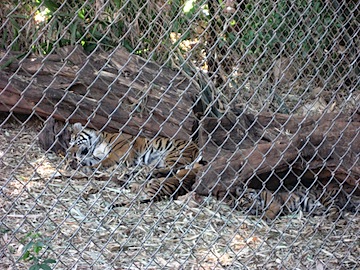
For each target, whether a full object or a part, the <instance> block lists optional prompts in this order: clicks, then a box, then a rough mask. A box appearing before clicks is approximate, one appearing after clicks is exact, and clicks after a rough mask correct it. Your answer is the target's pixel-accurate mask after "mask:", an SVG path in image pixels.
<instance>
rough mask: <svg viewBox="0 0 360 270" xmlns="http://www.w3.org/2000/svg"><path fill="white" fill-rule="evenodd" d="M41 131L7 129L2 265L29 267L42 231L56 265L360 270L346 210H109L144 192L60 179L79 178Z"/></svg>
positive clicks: (183, 204)
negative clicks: (340, 214) (32, 240)
mask: <svg viewBox="0 0 360 270" xmlns="http://www.w3.org/2000/svg"><path fill="white" fill-rule="evenodd" d="M38 125H39V122H37V121H31V122H29V123H28V124H23V125H22V124H18V123H14V122H11V123H10V122H9V123H6V124H4V125H2V126H1V128H0V166H1V167H0V168H1V171H0V173H1V174H0V183H1V193H0V203H1V205H2V208H1V210H0V211H1V214H0V261H1V263H0V264H1V268H2V269H5V268H8V269H28V268H29V266H30V263H28V262H26V263H25V262H23V261H21V260H19V258H20V257H21V255H22V250H23V247H24V245H25V244H26V243H27V242H26V241H24V240H23V239H24V237H25V236H26V234H27V233H29V232H33V231H35V232H39V233H41V235H42V236H43V237H49V238H50V239H51V240H50V242H49V248H47V249H44V250H43V251H42V253H43V258H53V259H55V260H56V261H57V263H56V265H55V266H54V268H56V269H90V268H92V269H114V268H118V269H125V268H126V269H160V268H162V269H223V268H224V267H227V268H228V269H245V268H249V269H325V268H328V269H355V268H358V267H359V263H358V258H359V257H360V239H359V225H358V224H359V222H360V218H359V215H350V214H345V219H343V220H339V221H338V222H336V223H334V222H330V221H328V220H326V219H324V218H322V217H313V218H308V219H304V218H302V217H301V216H294V217H282V218H281V219H278V220H276V221H275V222H273V223H272V224H266V223H264V222H263V221H261V220H259V219H258V218H256V217H247V216H245V215H243V214H242V213H241V212H238V211H232V210H231V209H230V208H229V207H228V206H227V205H225V204H222V203H221V202H218V201H215V200H214V199H212V198H205V199H204V200H203V201H202V202H199V200H195V199H194V198H195V197H194V196H193V195H191V194H190V195H188V196H184V197H181V198H179V200H176V201H171V202H170V201H164V202H160V203H153V204H142V205H140V204H137V203H136V201H134V202H133V203H132V204H131V205H130V206H129V207H127V208H125V207H123V208H117V209H115V210H109V209H108V208H107V207H108V206H109V205H110V204H111V203H113V202H114V201H115V200H116V201H121V200H128V198H130V197H134V196H135V195H134V194H131V192H130V191H128V190H125V189H123V188H121V187H120V186H119V185H117V184H115V183H114V182H112V181H97V180H95V179H85V178H77V177H65V176H63V177H59V172H62V173H63V174H64V173H65V174H68V175H69V174H71V173H73V172H70V171H68V172H66V171H63V168H64V165H65V163H64V161H63V159H61V158H59V157H57V156H53V155H52V154H45V153H44V151H43V150H42V149H40V148H39V146H38V144H37V141H36V136H37V134H38V132H37V129H38V128H37V126H38ZM94 190H96V191H97V192H95V193H93V192H92V191H94ZM92 193H93V194H92ZM126 196H127V197H126Z"/></svg>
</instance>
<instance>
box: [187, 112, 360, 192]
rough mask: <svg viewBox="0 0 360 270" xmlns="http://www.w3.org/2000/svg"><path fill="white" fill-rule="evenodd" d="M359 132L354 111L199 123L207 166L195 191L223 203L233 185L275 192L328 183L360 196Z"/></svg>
mask: <svg viewBox="0 0 360 270" xmlns="http://www.w3.org/2000/svg"><path fill="white" fill-rule="evenodd" d="M264 127H266V130H264ZM359 130H360V117H359V113H358V112H357V113H354V114H352V115H351V116H347V115H343V114H339V115H336V114H328V115H323V116H317V117H309V118H307V119H304V118H298V117H293V116H285V115H274V116H272V117H269V116H266V115H259V116H257V117H254V116H252V115H249V114H244V113H241V112H238V113H237V115H236V117H231V118H229V117H224V118H223V119H221V121H219V119H214V118H208V119H204V120H203V121H202V123H201V128H200V138H199V141H200V148H201V149H202V155H203V156H204V157H205V159H207V160H208V162H209V163H208V165H206V166H205V167H204V168H203V170H202V172H201V173H199V174H198V175H197V181H196V183H195V184H194V189H195V190H196V192H197V194H199V195H204V196H208V195H209V194H212V195H213V196H215V197H217V198H218V199H222V198H224V197H226V196H228V195H229V194H232V193H234V191H235V189H236V187H237V186H244V185H246V186H249V187H251V188H263V187H264V186H266V187H267V188H268V189H271V190H277V189H278V188H279V187H285V186H294V185H297V184H299V183H302V184H304V185H307V186H310V185H312V184H314V182H321V183H322V184H324V185H328V184H329V183H330V182H331V184H335V185H337V186H346V187H347V188H348V187H349V186H350V187H351V188H350V189H352V190H355V193H356V194H360V187H359V185H360V162H359V153H360V134H359Z"/></svg>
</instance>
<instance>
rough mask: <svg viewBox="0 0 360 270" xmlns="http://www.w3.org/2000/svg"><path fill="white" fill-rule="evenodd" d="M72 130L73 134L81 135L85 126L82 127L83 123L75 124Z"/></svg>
mask: <svg viewBox="0 0 360 270" xmlns="http://www.w3.org/2000/svg"><path fill="white" fill-rule="evenodd" d="M71 129H72V132H73V133H79V132H80V131H82V130H83V126H82V125H81V123H75V124H73V125H72V127H71Z"/></svg>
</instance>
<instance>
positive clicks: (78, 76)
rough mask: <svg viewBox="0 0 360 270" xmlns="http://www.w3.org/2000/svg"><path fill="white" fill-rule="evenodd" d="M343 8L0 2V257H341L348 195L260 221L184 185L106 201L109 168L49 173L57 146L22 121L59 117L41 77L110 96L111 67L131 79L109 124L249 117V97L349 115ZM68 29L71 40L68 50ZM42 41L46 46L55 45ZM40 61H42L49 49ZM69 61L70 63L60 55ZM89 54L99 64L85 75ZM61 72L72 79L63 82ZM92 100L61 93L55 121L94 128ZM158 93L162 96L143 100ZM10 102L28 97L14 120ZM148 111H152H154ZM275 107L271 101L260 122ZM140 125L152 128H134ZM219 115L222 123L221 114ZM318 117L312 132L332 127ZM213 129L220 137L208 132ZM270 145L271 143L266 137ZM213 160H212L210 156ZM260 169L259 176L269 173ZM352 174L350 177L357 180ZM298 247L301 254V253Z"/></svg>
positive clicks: (155, 262) (354, 253) (150, 261)
mask: <svg viewBox="0 0 360 270" xmlns="http://www.w3.org/2000/svg"><path fill="white" fill-rule="evenodd" d="M358 10H359V4H358V3H356V1H354V2H351V1H349V2H346V3H345V2H343V1H332V2H324V1H313V2H312V3H311V4H309V3H308V2H306V1H295V2H294V1H292V2H290V1H270V2H269V1H153V2H150V1H82V2H81V3H75V2H72V1H44V2H41V1H28V2H26V1H25V2H16V1H14V3H13V4H4V3H2V4H1V12H2V14H1V36H2V39H1V42H2V44H1V46H2V51H1V56H2V58H1V59H2V61H1V66H2V71H1V86H2V87H1V90H2V91H1V92H0V93H1V94H0V95H1V96H2V97H1V100H0V108H1V111H5V112H7V114H4V116H3V118H2V121H1V124H0V127H1V132H2V134H1V141H2V142H3V143H2V146H1V149H0V151H1V152H0V154H1V166H2V171H3V172H2V173H3V175H2V176H1V182H2V193H1V196H2V197H1V200H2V204H3V205H4V212H3V215H2V217H1V223H2V225H1V226H2V227H1V236H2V239H1V243H2V250H1V256H2V258H4V265H6V266H16V267H18V268H26V267H28V266H29V265H31V264H34V260H30V261H28V260H26V256H30V254H31V255H34V256H36V258H39V260H40V262H44V260H46V259H48V258H50V259H51V258H53V259H55V261H56V262H55V264H52V262H51V261H49V263H48V264H49V265H52V266H54V265H55V266H54V267H56V268H69V267H75V266H78V267H85V268H86V267H90V266H93V267H107V268H111V267H128V268H130V269H132V268H134V269H135V268H139V269H143V268H146V267H147V268H153V269H154V268H160V267H164V268H169V269H170V268H181V267H183V268H185V267H190V266H195V267H198V268H204V269H206V268H210V269H212V268H214V269H216V268H221V267H225V266H226V267H230V268H231V267H233V268H236V267H248V268H256V267H264V268H266V267H267V268H272V267H275V266H277V267H279V268H289V269H290V268H291V269H293V268H294V267H295V268H299V269H306V268H309V267H324V268H325V267H328V268H338V269H341V268H348V269H351V268H352V269H356V268H357V267H358V262H357V261H356V258H357V257H359V232H358V229H357V226H356V223H357V222H358V212H357V211H358V209H357V210H356V212H355V213H354V214H352V215H350V216H348V217H347V218H345V219H339V220H337V221H336V222H332V223H331V222H330V223H329V222H326V220H322V219H320V220H319V219H318V218H308V219H305V218H301V215H300V217H299V216H296V217H295V218H294V217H291V218H288V217H281V218H280V217H279V218H278V219H276V220H275V221H274V222H273V223H271V224H270V225H268V224H266V223H264V222H263V221H262V220H261V219H259V218H253V217H251V216H249V215H246V214H245V215H244V214H243V213H241V211H234V210H233V209H231V208H229V207H228V206H227V205H226V204H224V203H223V202H222V201H221V200H216V199H214V198H213V196H210V195H209V196H208V197H207V198H206V199H205V200H204V201H202V203H200V204H194V201H193V200H191V199H189V198H186V199H183V200H182V201H181V200H180V202H178V201H176V202H175V203H174V202H172V201H164V202H160V203H157V204H151V206H146V205H145V206H144V205H137V204H136V201H135V200H134V203H133V205H131V207H130V208H129V210H127V209H120V210H118V212H116V213H114V212H110V211H108V210H106V207H105V206H106V203H109V202H112V201H114V198H116V197H117V196H119V194H118V191H116V190H117V189H120V188H119V187H118V186H116V185H115V184H114V183H113V182H112V181H110V180H109V181H105V182H101V181H97V180H96V179H95V180H94V179H92V178H86V179H76V178H75V179H74V177H71V176H70V177H69V176H62V177H59V176H58V175H56V174H54V171H55V172H56V171H59V170H61V169H63V167H64V166H65V159H63V158H61V157H58V156H53V155H52V154H51V153H45V151H44V150H41V149H40V148H39V146H38V144H37V143H35V142H33V140H32V138H37V137H38V135H39V134H40V131H41V128H39V127H37V126H36V125H38V122H36V119H37V118H38V119H43V117H44V114H45V115H46V116H53V115H55V116H56V117H58V118H60V116H58V115H57V114H58V112H59V111H61V110H62V109H63V111H64V112H65V111H66V110H65V109H64V108H63V107H61V102H60V101H61V99H59V100H57V102H56V103H52V101H53V100H52V99H51V96H49V95H48V93H49V92H50V93H53V92H51V91H53V90H54V89H55V90H58V91H59V92H60V89H61V90H64V92H66V93H68V92H70V93H71V92H76V91H80V92H81V93H83V95H84V96H85V97H86V96H87V94H88V93H90V92H89V90H91V89H92V87H93V88H94V89H96V88H99V89H102V87H103V86H104V85H105V88H104V89H105V91H104V92H103V93H104V99H105V98H106V97H107V98H110V99H111V98H114V97H115V98H118V97H117V96H116V91H118V90H119V89H117V88H116V85H115V82H116V80H123V81H122V83H123V84H122V85H123V86H130V87H129V89H133V90H134V93H132V92H121V96H122V98H123V97H125V98H126V97H127V96H128V97H131V98H132V99H130V102H131V103H128V104H127V105H128V107H127V108H126V109H127V110H129V109H131V110H132V111H129V112H128V113H129V115H130V116H131V115H135V116H136V117H137V118H136V117H133V118H131V117H130V118H129V119H130V120H129V121H128V118H126V119H125V118H121V119H120V120H119V121H125V122H126V123H127V124H128V126H130V127H126V126H125V127H123V125H121V126H120V127H121V128H124V131H127V132H129V133H132V134H133V135H136V134H137V132H139V130H141V132H143V133H144V134H145V135H148V136H153V135H159V134H160V135H166V134H164V132H165V131H164V130H166V132H165V133H167V134H168V132H170V130H171V128H168V129H166V127H167V125H168V124H169V123H171V124H172V118H171V117H174V115H175V116H176V117H179V115H180V116H183V117H184V118H183V119H181V121H178V123H179V125H178V127H179V130H173V133H172V134H170V135H171V136H174V137H177V136H179V137H183V136H185V135H184V134H188V135H190V136H191V135H192V134H189V133H191V132H190V131H191V127H190V122H191V121H189V119H190V120H194V119H197V118H198V117H202V119H204V118H206V117H215V118H218V119H220V120H222V119H224V117H225V116H226V115H227V114H229V112H230V113H231V112H233V111H235V112H237V113H238V112H239V111H243V112H246V113H252V114H253V115H255V116H258V117H259V113H260V112H261V113H262V114H264V113H265V115H268V116H272V115H273V113H282V114H287V115H291V116H292V115H300V116H302V117H304V118H306V117H312V116H317V117H318V118H317V119H323V118H325V117H326V113H334V115H336V116H339V115H340V114H342V113H343V114H347V115H351V116H353V117H354V118H352V119H355V120H353V122H354V123H355V122H358V120H356V118H355V117H356V114H357V115H358V114H359V113H358V111H359V103H360V102H359V95H360V94H359V64H358V62H359V49H358V48H359V45H360V44H359V37H358V36H359V20H358V18H359V15H358ZM74 45H79V46H81V50H80V51H79V47H74ZM71 46H72V47H71ZM62 48H67V49H66V50H65V51H62V50H61V49H62ZM68 48H70V49H68ZM119 48H125V50H126V51H127V52H128V53H131V55H136V56H140V57H141V60H137V62H135V63H136V64H134V65H133V66H129V64H128V63H132V62H131V61H132V60H131V59H133V58H131V57H129V60H128V61H127V60H126V59H125V60H123V58H120V59H121V60H122V62H120V64H119V65H116V64H114V62H116V60H118V59H119V58H116V57H117V56H118V55H117V54H116V52H117V51H118V50H119ZM99 56H101V57H99ZM56 57H57V58H58V59H60V61H59V60H57V61H56V60H54V58H56ZM125 58H126V57H125ZM29 59H37V60H38V61H35V62H32V61H27V60H29ZM110 59H115V60H114V61H113V62H111V60H110ZM135 59H140V58H135ZM81 60H84V61H83V62H82V61H81ZM52 61H54V62H56V63H57V64H56V65H51V63H52ZM31 63H36V65H35V64H33V66H31ZM49 63H50V64H49ZM69 63H70V64H73V65H70V68H69ZM155 63H156V64H157V65H156V64H155ZM47 64H49V65H47ZM79 64H81V65H79ZM89 66H90V67H89ZM120 66H124V67H125V66H126V68H123V69H122V68H119V67H120ZM138 67H139V69H138V70H136V68H138ZM46 68H49V69H46ZM89 70H90V71H93V70H97V71H98V73H96V75H95V76H94V74H92V75H89V73H88V71H89ZM24 71H25V72H24ZM74 71H75V72H74ZM106 72H108V73H106ZM127 72H130V74H127ZM103 74H110V75H111V76H110V77H106V76H105V77H104V76H101V75H103ZM144 74H145V75H144ZM46 77H47V78H46ZM44 78H46V79H44ZM49 78H51V79H50V80H49ZM53 78H54V79H53ZM104 78H106V79H104ZM122 78H125V79H128V80H129V81H126V80H125V79H122ZM164 78H165V79H164ZM90 79H91V80H90ZM184 82H185V83H184ZM158 84H159V85H158ZM14 85H15V86H18V87H20V88H21V87H23V88H22V89H21V90H22V91H21V94H19V97H20V98H19V99H17V100H16V101H15V102H14V104H11V103H9V102H8V101H9V100H11V98H9V96H6V94H7V93H8V92H7V91H9V89H10V87H13V86H14ZM74 85H75V86H76V87H79V86H80V87H79V88H76V89H75V88H73V86H74ZM57 87H58V88H57ZM81 87H84V88H81ZM162 87H164V88H162ZM15 88H16V87H15ZM33 89H38V90H40V92H41V93H42V92H43V98H39V100H38V101H37V102H32V103H31V102H30V103H29V102H28V103H27V101H28V100H29V98H30V97H29V96H27V92H29V91H30V90H31V91H33ZM79 89H80V90H79ZM124 89H126V87H124V88H121V89H120V90H121V91H125V90H124ZM174 89H176V90H178V91H179V89H180V90H181V91H182V94H181V97H182V98H184V99H182V98H181V99H180V102H178V103H175V106H174V107H173V108H171V107H170V108H169V107H166V106H165V105H163V104H164V103H161V101H162V97H163V98H165V97H166V94H169V93H170V92H171V91H175V90H174ZM140 90H141V91H140ZM152 91H155V92H156V93H158V92H161V91H163V92H164V95H163V96H160V98H159V100H158V101H156V100H153V99H151V98H153V97H154V96H152V95H151V93H152ZM167 91H168V92H167ZM11 93H13V92H11ZM36 93H38V92H36ZM124 93H125V94H124ZM171 93H172V92H171ZM90 94H92V93H90ZM187 95H189V96H194V100H195V101H198V102H194V103H193V105H194V106H190V107H188V109H190V111H187V110H186V109H184V108H183V107H181V102H184V103H185V104H188V103H187V102H189V100H190V98H187ZM125 98H124V99H125ZM64 100H66V97H65V96H64ZM84 100H85V99H84ZM149 100H150V101H149ZM184 100H185V101H186V102H185V101H184ZM102 101H103V99H102V98H101V97H98V98H97V99H96V102H97V104H98V106H97V107H94V108H95V109H96V110H94V113H91V112H90V113H89V112H88V111H86V110H85V108H84V107H81V105H80V102H79V103H75V105H76V106H75V107H74V108H78V107H79V106H80V107H81V109H84V111H81V110H78V109H74V108H73V107H70V108H69V111H67V113H68V114H67V115H63V118H64V119H62V120H63V121H64V120H65V122H67V123H68V122H69V121H70V120H71V122H74V120H75V119H80V120H84V118H86V119H85V120H86V121H87V120H89V123H90V122H91V123H92V124H93V125H95V127H96V128H98V129H102V128H106V125H109V126H111V125H113V126H111V127H112V128H113V129H116V127H115V126H116V125H115V124H111V123H112V121H113V120H114V119H113V117H112V116H113V114H111V113H108V112H107V111H106V110H105V108H103V105H102V103H101V102H102ZM47 102H48V104H47V105H48V106H47V107H46V106H45V105H46V103H47ZM151 102H153V103H151ZM157 102H159V103H157ZM23 103H26V104H27V105H26V104H25V105H24V104H23ZM9 104H11V105H9ZM44 104H45V105H44ZM144 104H145V105H144ZM149 104H150V105H149ZM170 104H173V103H171V102H170ZM137 105H138V106H137ZM147 105H149V107H147ZM44 106H45V107H44ZM29 107H32V109H29ZM19 108H20V109H19ZM52 108H53V109H54V110H53V111H51V109H52ZM159 108H161V109H164V108H165V109H167V110H168V111H166V112H158V110H159ZM120 109H122V108H120ZM63 111H62V112H63ZM104 111H105V112H104ZM183 111H185V113H184V112H183ZM44 112H45V113H44ZM175 112H176V113H175ZM180 112H183V113H182V114H180ZM192 112H196V113H199V114H198V115H200V116H198V115H196V116H195V115H194V114H195V113H194V114H192ZM15 113H27V115H29V117H23V118H22V120H21V121H20V120H19V116H18V115H17V114H15ZM106 114H108V118H107V119H105V120H104V119H103V118H102V120H101V122H97V123H94V121H91V120H92V119H97V118H96V117H97V115H101V116H104V115H106ZM161 114H163V116H162V118H161V117H160V116H159V115H161ZM240 114H241V113H240ZM154 115H155V117H153V116H154ZM30 116H31V118H30ZM236 117H239V115H238V114H237V115H236ZM236 117H235V118H236ZM138 118H140V119H141V120H140V122H137V121H138ZM335 118H336V117H335ZM154 119H155V120H154ZM159 119H163V120H164V122H161V121H160V123H156V121H158V120H159ZM177 120H178V119H177ZM151 121H154V122H151ZM277 121H278V120H277V119H276V117H273V121H270V124H269V126H271V122H277ZM134 122H135V123H136V124H135V125H134V124H133V123H134ZM175 122H176V121H175ZM285 122H286V121H285ZM31 123H32V124H31ZM121 123H122V122H121ZM149 123H150V124H149ZM222 123H223V122H220V124H222ZM350 123H351V121H350V120H349V125H350ZM96 124H98V126H96ZM123 124H125V123H123ZM29 125H30V126H29ZM334 125H335V127H336V124H334ZM150 126H153V127H159V130H158V131H156V130H151V129H150V132H149V131H148V130H147V128H150ZM170 126H171V125H170ZM162 127H164V129H163V130H162V129H161V128H162ZM266 127H267V126H264V130H263V132H264V134H263V135H264V136H265V132H266ZM136 128H137V129H136ZM332 128H334V127H333V126H332ZM224 129H225V130H226V131H228V132H229V133H230V131H229V130H231V129H228V127H224ZM283 129H284V128H283ZM341 130H342V129H340V131H341ZM355 130H357V135H356V136H355V137H353V138H349V141H350V142H356V140H358V136H359V135H358V128H357V129H356V126H355ZM147 132H148V134H147ZM301 132H302V131H301V130H299V131H298V133H301ZM157 133H158V134H157ZM323 133H324V134H325V137H326V135H327V134H330V133H331V132H330V130H323ZM355 134H356V133H355ZM226 138H228V137H226ZM232 139H233V138H231V137H230V138H229V140H232ZM339 141H340V140H339ZM239 143H240V142H239ZM225 144H226V141H225V142H224V144H223V145H221V144H220V145H218V146H220V148H221V146H225ZM206 147H207V146H206V144H205V146H204V148H206ZM352 147H353V148H352V149H350V148H351V144H349V149H347V150H346V151H345V153H346V154H347V155H354V156H355V159H354V160H355V162H354V163H353V164H347V167H348V168H350V169H349V170H348V172H349V175H350V172H351V168H356V167H357V166H358V162H359V160H358V159H359V152H358V150H357V149H358V148H356V145H355V144H353V145H352ZM271 149H276V144H275V143H274V146H273V148H271ZM334 149H336V145H334ZM221 154H222V153H221ZM22 156H24V157H23V158H22ZM341 158H343V157H341ZM341 158H340V159H341ZM210 161H211V160H210ZM212 162H213V164H214V165H216V159H214V161H212ZM325 162H326V159H324V164H325ZM340 165H341V164H339V166H340ZM209 166H211V162H210V164H209ZM44 167H45V168H44ZM255 169H256V168H254V175H255V174H256V170H255ZM353 171H354V170H353ZM315 175H316V173H315ZM276 177H278V175H276ZM283 177H284V178H286V177H288V175H286V174H285V175H284V176H283ZM349 177H350V176H349ZM345 179H347V178H346V177H345ZM357 179H358V178H357ZM228 180H233V179H228ZM262 180H264V182H265V183H266V182H267V181H270V178H269V180H267V179H262ZM332 180H334V179H332ZM335 180H336V179H335ZM280 181H281V180H280ZM92 185H97V186H96V188H95V189H96V190H99V192H96V193H95V194H91V192H90V191H91V188H92ZM355 185H356V188H358V186H357V185H358V183H356V184H355ZM89 190H90V191H89ZM104 202H105V203H104ZM135 220H136V222H135ZM344 220H345V221H344ZM168 223H169V224H170V225H168ZM204 224H206V225H205V226H203V225H204ZM314 227H315V228H316V230H314V229H313V228H314ZM337 229H339V230H340V231H341V233H340V235H339V234H338V233H337ZM179 235H180V237H179ZM45 238H49V239H50V240H51V242H46V241H45V242H46V244H44V245H40V246H41V248H40V250H39V252H38V253H37V252H36V250H33V249H32V247H31V246H30V248H29V246H26V244H27V243H28V242H30V243H35V244H39V243H42V242H44V239H45ZM319 239H321V240H319ZM35 246H36V245H35ZM285 248H286V249H288V250H286V251H284V249H285ZM299 250H300V251H299ZM27 251H28V252H27ZM124 254H125V256H124ZM24 255H25V257H24ZM300 257H304V258H306V260H305V261H301V260H299V259H298V258H300ZM45 263H46V261H45Z"/></svg>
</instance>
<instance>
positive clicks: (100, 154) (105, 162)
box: [69, 123, 199, 169]
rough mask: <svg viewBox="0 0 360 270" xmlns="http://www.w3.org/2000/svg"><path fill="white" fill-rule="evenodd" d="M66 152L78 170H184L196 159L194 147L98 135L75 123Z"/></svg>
mask: <svg viewBox="0 0 360 270" xmlns="http://www.w3.org/2000/svg"><path fill="white" fill-rule="evenodd" d="M69 151H70V153H71V154H72V156H73V158H74V160H75V161H76V162H75V164H73V165H72V167H73V168H74V167H75V166H76V167H78V166H79V165H80V167H87V168H96V167H98V166H101V167H104V168H110V167H112V166H115V165H119V164H122V165H125V166H126V167H128V168H129V167H136V166H138V167H142V166H148V167H152V168H156V169H163V168H184V167H185V166H186V165H189V164H191V163H192V162H193V161H194V160H195V159H196V158H197V156H198V154H199V150H198V148H197V146H196V144H195V143H193V142H189V141H185V140H178V139H169V138H164V137H156V138H155V139H153V140H150V139H147V138H144V137H135V136H132V135H128V134H125V133H108V132H99V131H95V130H92V129H88V128H84V127H83V126H82V125H81V123H75V124H73V125H72V128H71V141H70V147H69Z"/></svg>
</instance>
